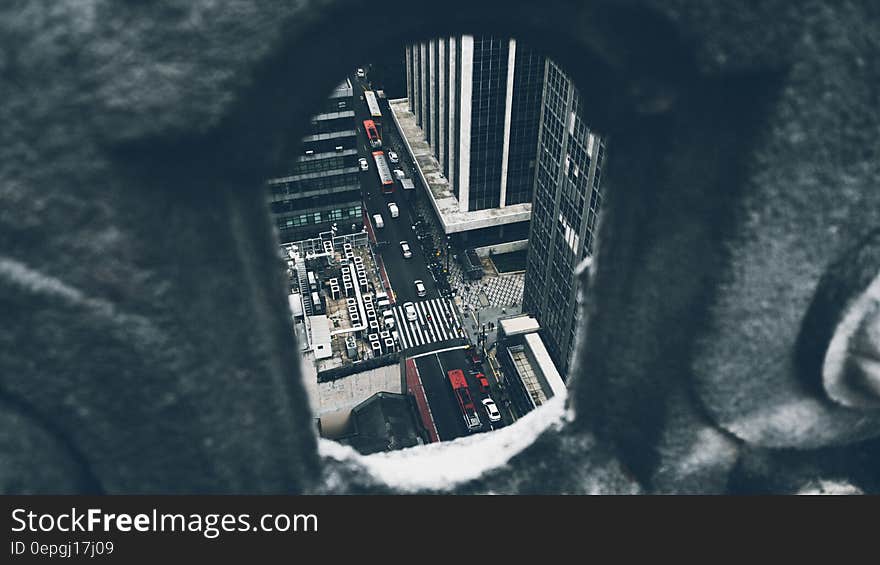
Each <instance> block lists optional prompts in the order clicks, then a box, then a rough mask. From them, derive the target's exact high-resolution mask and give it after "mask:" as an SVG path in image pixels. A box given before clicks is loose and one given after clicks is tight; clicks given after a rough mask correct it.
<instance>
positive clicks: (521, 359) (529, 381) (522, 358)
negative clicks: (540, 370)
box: [507, 348, 548, 406]
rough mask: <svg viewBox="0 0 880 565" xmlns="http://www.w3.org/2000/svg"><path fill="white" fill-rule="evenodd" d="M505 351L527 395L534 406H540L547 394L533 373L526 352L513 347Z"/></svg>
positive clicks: (545, 399) (545, 400)
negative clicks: (508, 354)
mask: <svg viewBox="0 0 880 565" xmlns="http://www.w3.org/2000/svg"><path fill="white" fill-rule="evenodd" d="M517 349H519V348H517ZM507 351H508V352H509V353H510V358H511V359H512V360H513V365H514V367H516V372H517V374H518V375H519V378H520V380H521V381H522V383H523V385H524V386H525V387H526V392H528V393H529V397H531V399H532V404H533V405H534V406H540V405H542V404H544V403H545V402H547V398H548V397H547V394H546V393H545V392H544V387H543V386H542V385H541V381H540V380H538V377H537V375H535V371H534V370H532V365H531V363H529V358H528V356H527V355H526V352H525V351H522V350H513V349H508V350H507Z"/></svg>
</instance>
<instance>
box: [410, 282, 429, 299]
mask: <svg viewBox="0 0 880 565" xmlns="http://www.w3.org/2000/svg"><path fill="white" fill-rule="evenodd" d="M413 282H414V283H415V285H416V294H418V295H419V296H425V295H427V294H428V290H427V289H426V288H425V283H423V282H422V281H420V280H418V281H413Z"/></svg>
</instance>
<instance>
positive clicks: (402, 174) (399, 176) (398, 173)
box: [394, 169, 406, 179]
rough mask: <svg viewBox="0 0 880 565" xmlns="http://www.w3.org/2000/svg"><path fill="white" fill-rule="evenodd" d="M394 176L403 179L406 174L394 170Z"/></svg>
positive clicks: (400, 170) (399, 170)
mask: <svg viewBox="0 0 880 565" xmlns="http://www.w3.org/2000/svg"><path fill="white" fill-rule="evenodd" d="M394 176H395V177H397V178H398V179H405V178H406V173H404V172H403V170H402V169H394Z"/></svg>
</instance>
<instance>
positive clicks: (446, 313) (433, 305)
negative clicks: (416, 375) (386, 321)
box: [391, 298, 467, 349]
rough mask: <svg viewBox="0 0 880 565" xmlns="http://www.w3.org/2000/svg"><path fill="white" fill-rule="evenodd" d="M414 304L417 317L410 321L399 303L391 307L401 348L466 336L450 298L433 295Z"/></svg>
mask: <svg viewBox="0 0 880 565" xmlns="http://www.w3.org/2000/svg"><path fill="white" fill-rule="evenodd" d="M413 305H415V307H416V314H417V316H418V320H415V321H412V322H411V321H409V320H407V319H406V312H404V310H403V305H402V304H400V305H398V306H394V307H393V308H392V309H391V312H392V314H393V315H394V323H395V324H396V326H397V337H398V340H399V341H400V348H401V349H410V348H412V347H419V346H422V345H426V344H430V343H440V342H444V341H449V340H451V339H458V338H464V337H466V336H467V334H466V333H465V331H464V328H463V327H462V324H461V319H460V318H459V316H458V313H457V312H456V311H455V309H454V308H453V306H452V302H451V301H450V300H448V299H446V298H432V299H430V300H420V301H418V302H413Z"/></svg>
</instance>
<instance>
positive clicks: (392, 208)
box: [388, 202, 400, 218]
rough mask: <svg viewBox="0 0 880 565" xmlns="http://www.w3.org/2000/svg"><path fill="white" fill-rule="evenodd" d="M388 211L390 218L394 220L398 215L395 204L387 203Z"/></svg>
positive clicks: (398, 211)
mask: <svg viewBox="0 0 880 565" xmlns="http://www.w3.org/2000/svg"><path fill="white" fill-rule="evenodd" d="M388 210H390V211H391V217H392V218H396V217H397V216H399V215H400V209H399V208H398V207H397V204H396V203H394V202H389V203H388Z"/></svg>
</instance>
